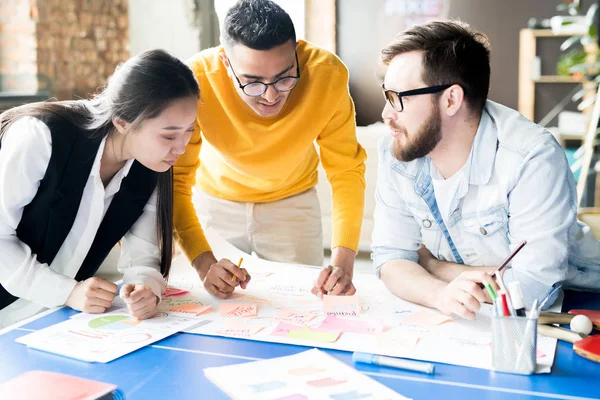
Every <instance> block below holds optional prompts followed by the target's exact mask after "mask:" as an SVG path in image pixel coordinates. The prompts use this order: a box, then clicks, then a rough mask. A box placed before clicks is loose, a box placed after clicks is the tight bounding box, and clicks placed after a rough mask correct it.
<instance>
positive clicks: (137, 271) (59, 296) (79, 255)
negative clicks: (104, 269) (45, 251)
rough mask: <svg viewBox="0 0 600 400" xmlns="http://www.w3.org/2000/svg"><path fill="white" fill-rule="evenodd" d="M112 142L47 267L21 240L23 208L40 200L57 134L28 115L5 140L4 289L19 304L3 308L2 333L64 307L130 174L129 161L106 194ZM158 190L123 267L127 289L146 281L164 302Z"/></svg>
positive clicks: (0, 207)
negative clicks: (104, 169)
mask: <svg viewBox="0 0 600 400" xmlns="http://www.w3.org/2000/svg"><path fill="white" fill-rule="evenodd" d="M105 142H106V138H105V139H103V140H102V142H101V143H100V147H99V149H98V153H97V154H96V158H95V160H94V164H93V166H92V169H91V172H90V176H89V178H88V180H87V183H86V185H85V188H84V190H83V196H82V199H81V203H80V205H79V209H78V211H77V216H76V217H75V221H74V223H73V227H72V228H71V231H70V232H69V234H68V235H67V237H66V239H65V241H64V243H63V244H62V246H61V248H60V250H59V251H58V253H57V255H56V257H55V258H54V260H53V261H52V264H50V265H48V264H42V263H39V262H38V261H37V259H36V255H35V254H33V253H32V251H31V249H30V248H29V246H28V245H26V244H25V243H23V242H22V241H21V240H19V238H18V237H17V234H16V229H17V226H18V225H19V222H20V220H21V216H22V215H23V209H24V207H25V206H27V205H28V204H29V203H30V202H31V201H32V200H33V198H34V197H35V195H36V193H37V190H38V187H39V186H40V182H41V181H42V179H43V178H44V175H45V173H46V170H47V168H48V164H49V161H50V155H51V153H52V136H51V134H50V129H49V128H48V126H46V125H45V124H44V123H43V122H42V121H40V120H38V119H36V118H33V117H24V118H20V119H19V120H17V121H15V122H14V123H13V124H12V125H11V126H10V128H9V129H8V130H7V131H6V132H5V134H4V136H3V137H2V142H1V148H0V283H2V286H4V288H5V289H6V290H8V292H9V293H11V294H12V295H13V296H16V297H19V300H17V301H15V302H14V303H12V304H10V305H9V306H7V307H5V308H4V309H2V310H0V329H1V328H3V327H6V326H9V325H11V324H13V323H16V322H18V321H20V320H22V319H25V318H27V317H30V316H32V315H34V314H36V313H38V312H40V311H43V310H44V309H45V308H46V307H56V306H61V305H64V303H65V301H66V300H67V298H68V297H69V295H70V293H71V291H72V290H73V287H74V286H75V285H76V284H77V281H76V280H75V279H74V277H75V275H76V274H77V271H78V270H79V267H80V266H81V263H82V262H83V260H84V259H85V257H86V255H87V253H88V251H89V250H90V248H91V246H92V243H93V241H94V237H95V236H96V232H97V231H98V228H99V227H100V223H101V222H102V219H103V218H104V215H105V214H106V211H107V210H108V207H109V206H110V203H111V201H112V199H113V197H114V196H115V194H116V193H117V192H118V191H119V189H120V187H121V182H122V180H123V179H124V178H125V177H126V176H127V174H128V173H129V170H130V168H131V165H132V163H133V160H128V161H127V162H126V164H125V166H123V168H121V169H120V170H119V171H118V172H117V174H116V175H115V176H114V177H113V178H112V180H111V181H110V183H109V184H108V186H107V187H106V188H104V185H103V183H102V180H101V178H100V161H101V159H102V153H103V151H104V145H105ZM156 218H157V217H156V190H155V191H154V193H153V194H152V196H151V197H150V199H149V200H148V203H147V204H146V206H145V207H144V212H143V214H142V215H141V216H140V218H138V220H137V221H136V222H135V224H134V225H133V226H132V227H131V229H130V230H129V232H128V233H127V234H126V235H125V237H124V238H123V240H122V246H121V257H120V259H119V262H118V265H117V267H118V269H119V271H120V272H122V273H124V277H123V282H124V283H144V284H147V285H149V286H150V287H151V288H152V291H153V292H154V294H156V295H157V296H158V297H159V298H160V297H161V292H162V290H163V289H164V286H165V281H164V279H163V277H162V275H161V274H160V254H159V249H158V245H157V234H156Z"/></svg>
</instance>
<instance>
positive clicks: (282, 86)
mask: <svg viewBox="0 0 600 400" xmlns="http://www.w3.org/2000/svg"><path fill="white" fill-rule="evenodd" d="M295 55H296V65H297V69H298V76H286V77H283V78H280V79H277V80H276V81H275V82H271V83H264V82H260V81H255V82H250V83H246V84H245V85H242V82H240V78H238V76H237V74H236V73H235V71H234V70H233V66H232V65H231V60H229V57H227V61H229V67H230V68H231V72H233V76H235V80H236V81H237V83H238V85H239V87H240V89H242V92H244V94H245V95H247V96H252V97H257V96H262V95H263V94H264V93H265V92H266V91H267V88H268V87H269V86H273V87H274V88H275V90H277V91H278V92H280V93H281V92H289V91H290V90H292V89H293V88H294V87H296V84H297V83H298V79H300V63H298V52H296V53H295Z"/></svg>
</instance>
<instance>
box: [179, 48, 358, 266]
mask: <svg viewBox="0 0 600 400" xmlns="http://www.w3.org/2000/svg"><path fill="white" fill-rule="evenodd" d="M222 51H223V49H222V47H217V48H212V49H208V50H204V51H202V52H200V53H198V54H197V55H196V56H194V57H193V58H192V59H191V60H190V62H189V65H190V67H191V68H192V70H193V71H194V74H195V75H196V79H197V80H198V83H199V84H200V94H201V100H200V102H199V105H198V121H197V124H196V129H195V130H194V133H193V135H192V138H191V140H190V143H189V144H188V146H187V148H186V151H185V153H184V154H183V155H182V156H181V157H180V158H179V160H178V161H177V164H176V165H175V167H174V174H175V195H174V201H175V202H174V212H175V216H174V217H175V233H176V238H177V241H178V243H179V245H180V246H181V248H182V250H183V251H184V253H185V254H186V256H187V257H188V259H190V261H191V260H193V259H194V258H196V257H197V256H199V255H200V254H202V253H203V252H205V251H208V250H210V246H209V245H208V243H207V241H206V238H205V236H204V233H203V231H202V228H201V227H200V224H199V222H198V218H197V216H196V212H195V210H194V206H193V204H192V187H193V186H194V185H195V184H197V185H198V187H199V188H200V189H201V190H203V191H204V192H206V193H208V194H210V195H212V196H214V197H218V198H222V199H226V200H232V201H239V202H253V203H254V202H258V203H260V202H270V201H276V200H280V199H283V198H286V197H289V196H292V195H295V194H298V193H301V192H303V191H305V190H307V189H309V188H312V187H313V186H315V185H316V184H317V167H318V164H319V155H317V151H316V149H315V145H314V142H315V140H316V142H317V144H318V145H319V148H320V158H321V163H322V164H323V167H324V168H325V171H326V174H327V179H328V180H329V182H330V184H331V187H332V193H333V199H332V204H333V206H332V225H333V238H332V247H337V246H344V247H348V248H350V249H353V250H355V251H356V250H357V248H358V241H359V237H360V229H361V225H362V216H363V209H364V190H365V179H364V173H365V164H364V161H365V159H366V153H365V151H364V149H363V148H362V147H361V146H360V145H359V144H358V142H357V140H356V124H355V116H354V104H353V102H352V99H351V98H350V95H349V92H348V70H347V69H346V67H345V66H344V64H343V63H342V62H341V61H340V60H339V59H338V58H337V57H336V56H335V55H333V54H332V53H330V52H328V51H326V50H323V49H320V48H318V47H316V46H314V45H312V44H310V43H307V42H304V41H299V43H298V46H297V51H298V61H299V64H300V68H301V70H300V76H301V78H300V80H299V81H298V84H297V85H296V87H295V88H294V89H293V90H292V92H291V93H290V96H289V97H288V99H287V102H286V103H285V105H284V107H283V109H282V110H281V112H280V113H279V115H277V116H275V117H271V118H262V117H260V116H258V115H257V114H255V113H254V111H252V110H251V109H250V108H249V107H248V106H247V105H246V103H244V101H243V100H242V99H241V98H240V96H239V95H238V93H237V92H236V91H235V87H234V83H233V82H232V80H231V78H229V76H228V75H227V70H226V69H225V67H224V66H223V64H222V63H221V61H220V60H219V57H218V54H219V52H222ZM224 218H226V216H225V217H224Z"/></svg>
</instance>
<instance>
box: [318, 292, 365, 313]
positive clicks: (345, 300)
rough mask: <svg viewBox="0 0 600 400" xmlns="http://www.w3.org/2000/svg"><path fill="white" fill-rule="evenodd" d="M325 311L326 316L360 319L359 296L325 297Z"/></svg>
mask: <svg viewBox="0 0 600 400" xmlns="http://www.w3.org/2000/svg"><path fill="white" fill-rule="evenodd" d="M323 311H324V312H325V315H336V316H338V317H358V314H359V313H360V304H359V302H358V296H357V295H354V296H329V295H324V296H323Z"/></svg>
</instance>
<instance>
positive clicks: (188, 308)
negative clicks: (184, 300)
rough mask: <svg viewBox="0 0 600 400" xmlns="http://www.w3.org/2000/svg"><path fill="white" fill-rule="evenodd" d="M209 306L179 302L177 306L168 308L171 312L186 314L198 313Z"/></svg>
mask: <svg viewBox="0 0 600 400" xmlns="http://www.w3.org/2000/svg"><path fill="white" fill-rule="evenodd" d="M209 308H210V306H203V305H201V304H196V303H189V304H181V305H179V306H175V307H171V308H169V311H172V312H180V313H186V314H193V315H200V314H202V313H203V312H205V311H206V310H208V309H209Z"/></svg>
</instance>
